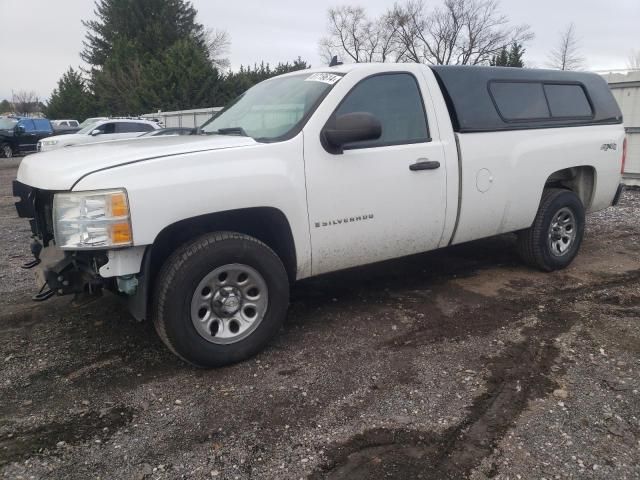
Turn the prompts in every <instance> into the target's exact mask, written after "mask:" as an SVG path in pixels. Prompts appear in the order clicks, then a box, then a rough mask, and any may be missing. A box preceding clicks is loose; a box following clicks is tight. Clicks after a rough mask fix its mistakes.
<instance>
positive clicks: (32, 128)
mask: <svg viewBox="0 0 640 480" xmlns="http://www.w3.org/2000/svg"><path fill="white" fill-rule="evenodd" d="M51 135H53V127H52V126H51V122H49V120H47V119H46V118H26V117H0V156H2V157H5V158H11V157H13V156H14V155H21V154H25V153H30V152H35V151H36V146H37V144H38V140H41V139H43V138H45V137H49V136H51Z"/></svg>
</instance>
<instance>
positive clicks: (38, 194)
mask: <svg viewBox="0 0 640 480" xmlns="http://www.w3.org/2000/svg"><path fill="white" fill-rule="evenodd" d="M13 196H14V197H18V198H19V199H20V200H18V201H17V202H16V203H15V205H16V210H17V211H18V216H19V217H21V218H28V219H29V224H30V225H31V231H32V232H33V234H34V235H35V236H36V237H38V238H39V239H40V240H41V241H42V244H43V245H44V246H45V247H46V246H48V245H49V242H50V241H51V240H53V192H51V191H49V190H40V189H37V188H33V187H30V186H29V185H25V184H24V183H21V182H18V181H17V180H14V181H13Z"/></svg>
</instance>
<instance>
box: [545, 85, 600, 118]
mask: <svg viewBox="0 0 640 480" xmlns="http://www.w3.org/2000/svg"><path fill="white" fill-rule="evenodd" d="M544 93H545V95H546V96H547V100H548V101H549V108H550V109H551V116H552V117H554V118H577V117H592V116H593V109H592V108H591V103H590V102H589V99H588V98H587V94H586V93H585V92H584V88H583V87H582V86H581V85H571V84H557V83H545V85H544Z"/></svg>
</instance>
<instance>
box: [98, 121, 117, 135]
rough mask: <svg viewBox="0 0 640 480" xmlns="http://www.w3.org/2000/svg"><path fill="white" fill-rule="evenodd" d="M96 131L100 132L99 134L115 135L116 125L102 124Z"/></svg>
mask: <svg viewBox="0 0 640 480" xmlns="http://www.w3.org/2000/svg"><path fill="white" fill-rule="evenodd" d="M96 130H100V133H101V134H103V135H104V134H105V133H116V124H115V123H103V124H102V125H100V126H99V127H98V128H96Z"/></svg>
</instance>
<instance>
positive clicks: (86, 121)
mask: <svg viewBox="0 0 640 480" xmlns="http://www.w3.org/2000/svg"><path fill="white" fill-rule="evenodd" d="M100 120H104V118H87V119H86V120H85V121H84V122H82V123H81V124H80V125H78V126H79V127H80V128H84V127H86V126H87V125H93V124H94V123H96V122H99V121H100Z"/></svg>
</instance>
